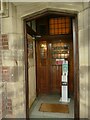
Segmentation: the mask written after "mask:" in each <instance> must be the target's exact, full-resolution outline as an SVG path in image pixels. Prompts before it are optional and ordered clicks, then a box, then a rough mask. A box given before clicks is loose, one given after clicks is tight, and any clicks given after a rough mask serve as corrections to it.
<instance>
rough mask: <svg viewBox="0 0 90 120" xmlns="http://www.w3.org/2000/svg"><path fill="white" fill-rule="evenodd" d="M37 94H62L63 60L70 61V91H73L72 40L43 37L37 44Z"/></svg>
mask: <svg viewBox="0 0 90 120" xmlns="http://www.w3.org/2000/svg"><path fill="white" fill-rule="evenodd" d="M36 53H37V94H51V93H52V94H54V93H59V94H61V76H62V60H63V59H66V60H68V62H69V75H68V80H69V82H68V85H69V93H73V51H72V40H64V39H63V40H58V39H55V40H48V39H41V40H39V41H37V44H36Z"/></svg>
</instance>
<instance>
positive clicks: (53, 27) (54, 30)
mask: <svg viewBox="0 0 90 120" xmlns="http://www.w3.org/2000/svg"><path fill="white" fill-rule="evenodd" d="M70 31H71V28H70V18H69V17H59V18H51V19H50V20H49V32H50V35H54V34H55V35H56V34H70Z"/></svg>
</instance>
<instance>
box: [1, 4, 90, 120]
mask: <svg viewBox="0 0 90 120" xmlns="http://www.w3.org/2000/svg"><path fill="white" fill-rule="evenodd" d="M89 7H90V6H89ZM44 8H51V9H54V10H55V9H57V10H60V11H62V10H65V11H66V10H72V12H73V13H74V12H75V11H76V12H78V13H79V14H78V25H79V26H78V29H79V33H78V35H79V69H80V74H79V77H80V117H83V118H87V117H88V84H89V83H88V43H90V42H89V41H88V40H89V37H88V36H89V34H88V30H90V24H89V28H88V24H87V23H88V22H89V21H90V20H89V21H88V13H89V11H90V8H88V4H87V5H86V4H83V6H82V4H81V5H79V3H77V4H76V3H71V5H66V3H64V4H63V3H62V4H61V3H30V4H27V5H24V4H23V5H21V6H17V7H15V6H14V5H13V4H11V3H10V4H9V17H8V18H3V19H2V28H1V29H2V31H1V32H2V33H5V34H8V35H9V36H11V37H9V40H10V42H9V47H10V44H11V43H12V44H11V48H9V50H11V49H12V51H13V50H15V49H16V46H18V45H19V46H18V47H17V50H18V52H20V51H22V53H21V52H20V54H18V55H20V56H22V55H24V53H23V51H24V46H23V45H24V33H23V17H24V16H26V15H30V14H32V13H34V12H38V11H40V10H43V9H44ZM60 8H61V9H60ZM89 18H90V14H89ZM11 41H12V42H11ZM20 45H21V47H20ZM19 47H20V48H19ZM11 56H12V55H11ZM24 60H25V59H22V60H17V62H15V61H12V62H11V60H9V61H8V62H7V61H6V62H5V64H4V60H3V63H2V66H3V65H6V66H8V65H11V64H12V65H13V66H14V67H15V66H17V63H18V66H17V68H18V78H17V75H16V76H15V79H16V78H17V81H16V82H9V83H7V82H6V83H3V82H2V81H0V84H1V85H2V84H3V86H6V87H3V88H5V89H4V90H7V91H9V90H10V93H12V94H10V95H11V100H12V114H7V113H4V114H3V115H4V116H6V117H7V116H9V117H16V118H17V117H20V118H22V117H25V116H26V114H25V106H26V105H25V103H26V102H25V74H24V73H25V65H24ZM12 65H11V66H12ZM20 66H21V67H20ZM89 66H90V65H89ZM31 71H32V70H31ZM9 75H11V73H10V74H9ZM10 86H11V87H10ZM3 88H2V87H0V91H2V90H3ZM17 98H18V99H17Z"/></svg>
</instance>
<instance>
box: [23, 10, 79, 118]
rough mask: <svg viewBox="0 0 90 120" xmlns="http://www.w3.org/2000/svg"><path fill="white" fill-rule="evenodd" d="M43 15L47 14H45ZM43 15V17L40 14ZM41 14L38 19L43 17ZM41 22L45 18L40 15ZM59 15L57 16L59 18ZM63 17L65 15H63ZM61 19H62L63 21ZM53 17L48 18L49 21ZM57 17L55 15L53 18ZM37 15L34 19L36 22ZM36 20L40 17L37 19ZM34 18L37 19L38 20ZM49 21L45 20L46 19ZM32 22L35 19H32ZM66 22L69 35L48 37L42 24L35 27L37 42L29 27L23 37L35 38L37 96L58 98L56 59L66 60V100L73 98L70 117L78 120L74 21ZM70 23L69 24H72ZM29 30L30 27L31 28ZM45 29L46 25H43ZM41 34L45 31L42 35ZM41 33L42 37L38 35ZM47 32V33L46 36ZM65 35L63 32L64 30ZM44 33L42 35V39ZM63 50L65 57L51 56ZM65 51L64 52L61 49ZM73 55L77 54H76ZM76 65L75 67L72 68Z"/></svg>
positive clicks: (59, 55) (58, 80)
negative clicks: (67, 91) (67, 86)
mask: <svg viewBox="0 0 90 120" xmlns="http://www.w3.org/2000/svg"><path fill="white" fill-rule="evenodd" d="M46 13H47V11H46ZM42 14H43V13H42ZM42 14H41V17H42V16H43V15H42ZM44 15H45V18H46V17H47V16H46V15H47V14H45V12H44ZM59 15H60V14H58V17H59ZM65 15H66V14H65ZM65 15H64V17H65ZM52 16H54V14H53V15H51V17H52ZM55 16H56V17H57V15H55ZM37 17H38V15H37V16H36V18H37ZM39 17H40V15H39ZM39 17H38V18H39ZM69 17H70V18H72V21H73V19H75V18H76V14H75V15H71V14H70V15H69ZM48 19H49V18H48ZM32 20H33V19H31V20H30V19H29V20H28V19H26V20H25V27H26V26H27V23H28V21H32ZM34 20H35V16H34ZM72 21H71V22H70V26H71V28H72V31H71V33H70V34H69V35H65V34H66V33H65V32H64V33H65V34H63V35H59V34H56V33H55V32H54V33H55V35H47V33H49V32H50V31H49V29H48V28H47V27H45V26H44V24H42V25H40V26H39V27H37V30H38V29H39V30H38V32H39V35H40V36H41V38H37V36H38V34H37V31H36V32H35V31H33V30H32V29H31V27H29V28H30V29H27V27H26V31H25V36H26V34H27V33H28V34H30V35H31V36H32V37H33V36H34V38H36V42H35V43H36V78H37V79H36V83H37V85H36V87H37V91H36V92H37V95H40V94H54V93H58V94H59V95H61V75H62V65H61V64H58V63H57V59H58V58H59V59H63V58H64V59H66V60H68V62H69V75H68V80H69V84H68V85H69V96H70V95H73V98H74V117H75V118H79V84H78V83H79V79H78V71H77V70H78V42H77V38H76V33H77V30H76V29H77V27H76V24H75V22H76V20H74V22H72ZM72 23H73V24H72ZM31 26H33V25H31ZM46 26H47V25H46ZM44 30H45V31H44ZM41 31H42V33H41ZM46 31H48V32H46ZM66 31H67V30H66ZM44 33H45V35H44ZM25 39H26V41H25V51H26V52H28V51H27V37H25ZM61 47H62V48H64V49H65V51H66V53H67V54H66V53H65V54H63V55H61V53H58V54H55V52H56V51H55V49H59V48H60V49H61ZM65 47H66V48H65ZM76 53H77V54H76ZM25 56H26V63H25V64H26V65H25V67H26V74H25V75H26V101H27V104H26V114H27V117H28V116H29V95H28V94H29V93H28V89H29V88H28V87H29V86H28V72H27V71H28V64H27V63H28V56H27V54H26V55H25ZM76 62H77V64H76Z"/></svg>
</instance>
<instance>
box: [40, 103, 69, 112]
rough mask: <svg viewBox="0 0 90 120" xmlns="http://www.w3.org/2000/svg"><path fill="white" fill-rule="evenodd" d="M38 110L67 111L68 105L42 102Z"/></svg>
mask: <svg viewBox="0 0 90 120" xmlns="http://www.w3.org/2000/svg"><path fill="white" fill-rule="evenodd" d="M39 111H42V112H55V113H69V106H68V105H66V104H49V103H42V104H41V106H40V109H39Z"/></svg>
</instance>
